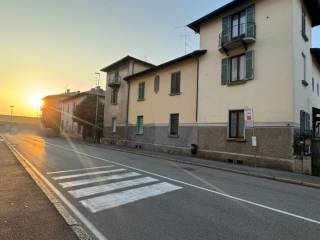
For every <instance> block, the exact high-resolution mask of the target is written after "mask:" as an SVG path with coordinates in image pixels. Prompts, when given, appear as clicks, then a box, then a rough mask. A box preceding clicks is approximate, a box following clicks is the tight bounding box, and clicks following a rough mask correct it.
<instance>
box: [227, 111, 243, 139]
mask: <svg viewBox="0 0 320 240" xmlns="http://www.w3.org/2000/svg"><path fill="white" fill-rule="evenodd" d="M229 138H244V111H243V110H236V111H230V112H229Z"/></svg>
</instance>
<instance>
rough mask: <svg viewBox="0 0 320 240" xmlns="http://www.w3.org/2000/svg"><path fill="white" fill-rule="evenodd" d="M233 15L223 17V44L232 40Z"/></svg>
mask: <svg viewBox="0 0 320 240" xmlns="http://www.w3.org/2000/svg"><path fill="white" fill-rule="evenodd" d="M230 28H231V17H230V16H227V17H224V18H223V19H222V39H221V41H222V42H221V43H222V45H223V44H224V43H227V42H229V41H230V40H231V29H230Z"/></svg>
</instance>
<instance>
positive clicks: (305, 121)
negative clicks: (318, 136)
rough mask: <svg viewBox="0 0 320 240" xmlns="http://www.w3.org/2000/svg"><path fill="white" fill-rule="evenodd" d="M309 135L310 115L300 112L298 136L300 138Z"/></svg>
mask: <svg viewBox="0 0 320 240" xmlns="http://www.w3.org/2000/svg"><path fill="white" fill-rule="evenodd" d="M309 133H310V114H309V113H307V112H305V111H303V110H301V111H300V134H301V135H302V136H305V135H308V134H309Z"/></svg>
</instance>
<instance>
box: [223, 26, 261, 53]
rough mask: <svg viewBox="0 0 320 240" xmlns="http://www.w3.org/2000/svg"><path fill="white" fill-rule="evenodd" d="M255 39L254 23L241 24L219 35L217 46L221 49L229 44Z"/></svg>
mask: <svg viewBox="0 0 320 240" xmlns="http://www.w3.org/2000/svg"><path fill="white" fill-rule="evenodd" d="M244 38H256V24H255V23H242V24H238V25H233V26H231V27H230V28H228V29H227V30H225V31H222V32H221V33H220V34H219V46H220V47H223V46H224V45H226V44H228V43H229V42H232V41H235V40H239V39H244Z"/></svg>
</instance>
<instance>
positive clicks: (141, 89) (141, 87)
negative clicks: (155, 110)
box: [138, 82, 145, 101]
mask: <svg viewBox="0 0 320 240" xmlns="http://www.w3.org/2000/svg"><path fill="white" fill-rule="evenodd" d="M144 86H145V83H144V82H142V83H139V92H138V100H139V101H143V100H144Z"/></svg>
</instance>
